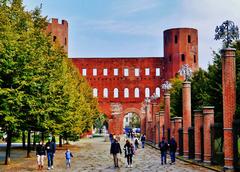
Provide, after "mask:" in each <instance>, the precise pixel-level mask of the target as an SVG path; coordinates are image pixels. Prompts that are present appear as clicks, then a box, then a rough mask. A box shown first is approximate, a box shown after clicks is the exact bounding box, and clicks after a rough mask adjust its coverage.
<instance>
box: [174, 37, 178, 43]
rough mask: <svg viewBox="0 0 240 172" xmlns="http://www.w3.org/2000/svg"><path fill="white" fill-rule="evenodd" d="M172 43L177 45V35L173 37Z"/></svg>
mask: <svg viewBox="0 0 240 172" xmlns="http://www.w3.org/2000/svg"><path fill="white" fill-rule="evenodd" d="M174 42H175V44H177V43H178V36H177V35H175V37H174Z"/></svg>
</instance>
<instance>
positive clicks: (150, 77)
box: [47, 19, 198, 134]
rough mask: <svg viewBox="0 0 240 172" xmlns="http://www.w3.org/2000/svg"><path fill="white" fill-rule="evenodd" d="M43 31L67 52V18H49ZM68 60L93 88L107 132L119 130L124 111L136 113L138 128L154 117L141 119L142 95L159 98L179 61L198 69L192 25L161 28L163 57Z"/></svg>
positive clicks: (121, 129) (180, 64) (144, 110)
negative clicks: (162, 30)
mask: <svg viewBox="0 0 240 172" xmlns="http://www.w3.org/2000/svg"><path fill="white" fill-rule="evenodd" d="M47 32H51V33H52V36H53V38H54V39H53V41H54V42H55V41H57V42H58V43H59V44H60V45H62V46H63V47H64V50H65V52H66V53H67V52H68V23H67V21H65V20H63V21H62V23H59V21H58V20H57V19H53V20H52V22H51V23H49V24H48V27H47ZM71 60H72V61H73V63H74V65H75V66H76V67H77V68H78V69H79V71H80V74H81V75H83V76H84V77H86V79H87V81H88V82H89V84H90V85H91V87H92V88H93V96H94V97H96V98H97V99H98V102H99V107H100V111H102V112H103V113H105V114H106V115H107V117H108V123H109V126H108V127H109V132H111V133H114V134H121V133H122V132H123V127H122V123H123V122H122V120H123V117H124V114H125V113H127V112H130V111H131V112H136V113H137V114H139V116H140V118H141V128H142V129H143V128H145V124H146V123H149V124H150V123H151V120H150V121H149V119H154V118H153V117H151V116H150V117H149V118H148V121H145V120H146V114H147V113H146V106H145V105H144V99H145V98H146V97H149V96H151V95H152V94H153V93H156V94H157V95H158V96H159V99H158V101H162V100H163V98H162V97H163V96H162V95H163V92H162V90H161V89H160V88H161V85H162V83H163V82H164V81H165V80H169V79H170V78H172V77H174V76H175V75H176V73H177V72H178V70H179V68H180V67H181V66H182V65H183V64H188V65H189V66H190V67H191V69H192V70H193V71H195V70H197V69H198V33H197V30H196V29H193V28H174V29H168V30H165V31H164V57H131V58H120V57H109V58H103V57H98V58H89V57H88V58H83V57H81V58H71ZM150 106H151V105H150ZM151 109H152V108H151V107H150V108H148V110H151ZM153 115H155V114H154V113H153ZM153 123H154V122H153ZM152 128H155V126H152ZM146 130H148V129H146V128H145V132H146ZM142 131H143V132H144V130H142Z"/></svg>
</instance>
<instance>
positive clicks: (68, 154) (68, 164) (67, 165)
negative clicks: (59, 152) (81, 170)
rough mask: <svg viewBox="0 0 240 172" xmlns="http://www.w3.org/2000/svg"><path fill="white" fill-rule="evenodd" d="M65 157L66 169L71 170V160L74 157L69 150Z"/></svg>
mask: <svg viewBox="0 0 240 172" xmlns="http://www.w3.org/2000/svg"><path fill="white" fill-rule="evenodd" d="M65 157H66V167H67V168H68V167H69V168H70V167H71V158H72V157H73V155H72V152H70V150H69V149H67V150H66V152H65Z"/></svg>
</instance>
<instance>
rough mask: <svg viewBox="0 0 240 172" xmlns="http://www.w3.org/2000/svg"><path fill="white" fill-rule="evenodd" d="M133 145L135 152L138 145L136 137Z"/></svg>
mask: <svg viewBox="0 0 240 172" xmlns="http://www.w3.org/2000/svg"><path fill="white" fill-rule="evenodd" d="M134 145H135V150H137V149H138V145H139V143H138V138H137V137H136V138H135V141H134Z"/></svg>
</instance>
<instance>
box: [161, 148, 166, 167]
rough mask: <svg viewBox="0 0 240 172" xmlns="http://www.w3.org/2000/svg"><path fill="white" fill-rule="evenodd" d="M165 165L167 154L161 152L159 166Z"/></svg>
mask: <svg viewBox="0 0 240 172" xmlns="http://www.w3.org/2000/svg"><path fill="white" fill-rule="evenodd" d="M163 163H164V164H166V163H167V152H166V151H162V152H161V164H162V165H163Z"/></svg>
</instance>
